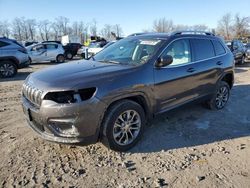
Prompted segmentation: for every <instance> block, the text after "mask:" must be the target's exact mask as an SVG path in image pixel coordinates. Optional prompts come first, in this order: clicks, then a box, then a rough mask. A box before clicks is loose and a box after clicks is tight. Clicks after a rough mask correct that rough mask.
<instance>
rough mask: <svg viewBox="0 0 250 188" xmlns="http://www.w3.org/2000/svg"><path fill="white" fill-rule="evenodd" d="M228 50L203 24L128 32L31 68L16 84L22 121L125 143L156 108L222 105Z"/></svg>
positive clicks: (54, 135) (122, 147)
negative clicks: (97, 47)
mask: <svg viewBox="0 0 250 188" xmlns="http://www.w3.org/2000/svg"><path fill="white" fill-rule="evenodd" d="M233 82H234V58H233V55H232V53H231V52H230V50H229V49H228V47H227V46H226V45H225V44H224V42H223V41H222V40H221V39H220V38H219V37H216V36H214V35H213V34H211V33H206V32H175V33H171V34H165V33H154V34H152V33H151V34H143V35H138V36H130V37H127V38H125V39H122V40H120V41H118V42H116V43H115V44H113V45H111V46H109V47H107V48H106V49H104V50H103V51H101V52H99V53H98V54H96V55H95V56H93V57H92V58H91V59H90V60H88V61H86V60H81V61H76V62H73V63H68V64H63V65H57V66H53V67H51V68H47V69H44V70H41V71H37V72H35V73H32V74H31V75H30V76H29V77H28V78H27V79H26V80H25V83H24V84H23V89H22V103H23V109H24V113H25V115H26V117H27V121H28V123H29V125H30V127H31V128H32V129H34V130H35V131H36V132H37V133H39V134H40V135H41V136H42V137H43V138H44V139H47V140H50V141H56V142H60V143H85V144H90V143H95V142H97V141H101V142H102V143H103V144H104V145H106V146H108V147H109V148H111V149H113V150H116V151H126V150H128V149H130V148H131V147H132V146H134V145H135V144H136V143H137V141H138V140H139V139H140V138H141V136H142V133H143V130H144V128H145V124H146V122H147V121H149V120H150V119H152V118H153V117H154V116H155V115H156V114H159V113H162V112H166V111H168V110H170V109H173V108H176V107H178V106H180V105H183V104H186V103H189V102H192V101H195V100H198V99H202V100H203V101H206V103H207V105H208V107H210V108H211V109H217V110H219V109H222V108H223V107H225V105H226V103H227V101H228V99H229V95H230V89H231V88H232V86H233Z"/></svg>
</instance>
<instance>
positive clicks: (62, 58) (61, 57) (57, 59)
mask: <svg viewBox="0 0 250 188" xmlns="http://www.w3.org/2000/svg"><path fill="white" fill-rule="evenodd" d="M64 61H65V58H64V55H62V54H60V55H58V56H57V57H56V62H57V63H63V62H64Z"/></svg>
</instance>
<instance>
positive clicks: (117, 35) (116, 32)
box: [113, 24, 123, 38]
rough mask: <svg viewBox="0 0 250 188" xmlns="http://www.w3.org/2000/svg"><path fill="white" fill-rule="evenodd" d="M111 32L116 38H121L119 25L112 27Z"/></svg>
mask: <svg viewBox="0 0 250 188" xmlns="http://www.w3.org/2000/svg"><path fill="white" fill-rule="evenodd" d="M113 31H114V33H115V35H116V37H118V38H119V37H121V35H122V32H123V31H122V27H121V26H120V25H119V24H115V25H114V26H113Z"/></svg>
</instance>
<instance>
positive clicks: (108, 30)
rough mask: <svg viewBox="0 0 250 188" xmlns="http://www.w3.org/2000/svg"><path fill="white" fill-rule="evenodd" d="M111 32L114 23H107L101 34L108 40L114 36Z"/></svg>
mask: <svg viewBox="0 0 250 188" xmlns="http://www.w3.org/2000/svg"><path fill="white" fill-rule="evenodd" d="M111 32H112V25H110V24H105V25H104V27H103V29H102V30H101V35H102V36H103V37H104V38H106V39H107V40H110V39H111V38H112V34H111Z"/></svg>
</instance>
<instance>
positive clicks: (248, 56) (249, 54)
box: [245, 52, 250, 62]
mask: <svg viewBox="0 0 250 188" xmlns="http://www.w3.org/2000/svg"><path fill="white" fill-rule="evenodd" d="M245 61H247V62H250V52H248V53H246V56H245Z"/></svg>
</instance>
